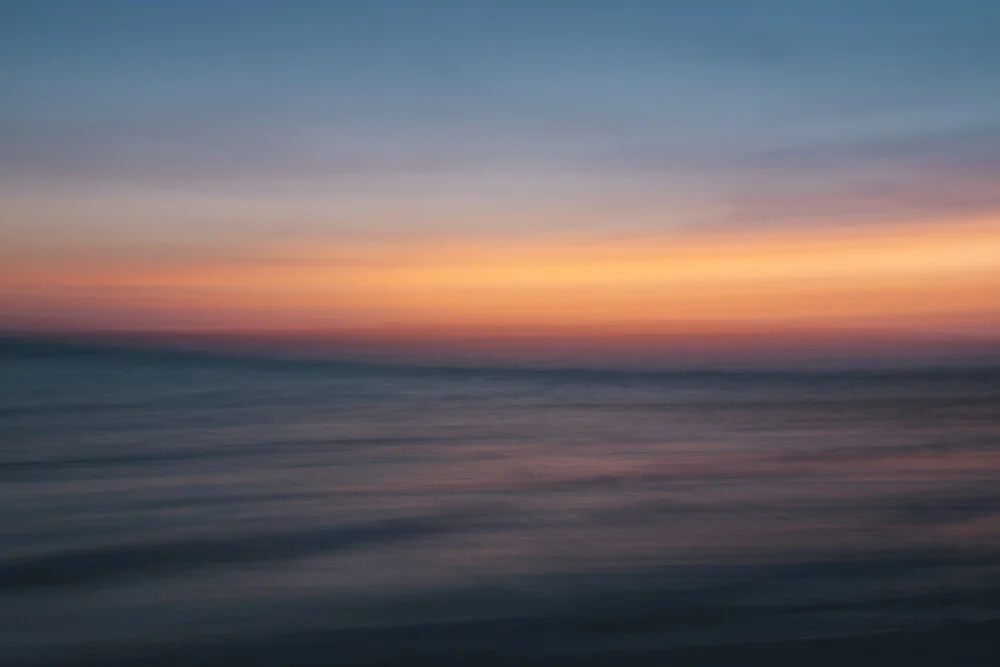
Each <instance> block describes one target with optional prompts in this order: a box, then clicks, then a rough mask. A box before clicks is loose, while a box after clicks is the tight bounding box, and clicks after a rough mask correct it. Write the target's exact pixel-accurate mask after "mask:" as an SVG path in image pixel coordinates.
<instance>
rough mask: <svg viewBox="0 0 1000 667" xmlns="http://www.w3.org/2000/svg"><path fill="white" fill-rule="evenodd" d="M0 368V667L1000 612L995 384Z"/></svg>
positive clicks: (782, 635) (917, 376)
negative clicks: (0, 499)
mask: <svg viewBox="0 0 1000 667" xmlns="http://www.w3.org/2000/svg"><path fill="white" fill-rule="evenodd" d="M0 364H2V373H3V375H2V379H3V381H2V387H0V439H2V450H0V485H2V487H0V488H2V493H3V503H2V505H0V529H2V541H3V549H2V553H0V591H2V597H0V655H2V656H5V657H4V660H5V661H6V662H4V663H3V664H12V665H13V664H17V665H60V666H68V665H77V664H79V665H83V664H87V665H113V664H136V665H139V664H178V665H180V664H184V665H188V664H206V665H207V664H212V665H222V664H230V662H229V661H231V664H258V663H259V664H275V665H281V664H289V665H293V664H294V665H299V664H303V665H305V664H309V665H312V664H316V665H325V664H337V665H340V664H350V663H352V662H358V661H364V660H375V659H403V660H413V661H418V660H420V659H421V658H422V657H427V656H437V657H441V656H448V655H459V654H476V655H487V654H491V655H493V656H494V657H496V656H499V657H504V656H506V657H509V658H511V660H513V662H512V663H511V664H517V661H518V660H519V659H525V660H526V659H528V657H529V656H534V657H536V658H537V657H538V656H545V655H551V656H558V655H565V654H582V653H595V652H608V651H611V652H620V651H627V652H629V653H627V654H625V655H632V653H631V652H636V653H635V655H638V654H639V652H642V651H649V650H651V649H661V648H668V647H680V646H695V645H726V644H735V643H740V642H746V641H770V640H775V641H777V640H786V639H795V638H804V637H830V636H834V637H842V636H859V635H866V634H872V633H877V632H883V631H887V630H893V629H904V630H907V629H915V630H920V629H922V628H936V627H938V626H939V625H940V624H941V623H944V622H946V621H947V622H955V621H976V620H981V619H989V618H996V617H1000V484H998V482H1000V375H998V374H997V373H992V372H933V373H927V372H924V373H916V372H914V373H894V374H888V375H875V374H870V375H861V374H846V375H844V374H841V375H801V374H800V375H739V374H730V375H726V374H718V373H716V374H700V375H699V374H691V373H688V374H682V375H669V374H661V375H655V374H647V375H644V374H614V373H576V372H513V371H496V372H487V371H448V370H413V369H411V370H405V369H388V368H387V369H376V368H364V367H351V366H337V365H330V364H305V363H270V362H255V361H237V360H218V361H216V360H211V359H208V358H199V357H185V356H170V355H164V356H159V355H142V354H121V353H110V352H108V353H100V354H91V355H83V354H75V355H65V354H63V355H55V354H53V353H52V351H51V350H49V351H45V350H44V349H43V350H34V349H26V348H23V347H22V348H17V347H14V348H10V349H7V350H6V351H5V352H4V353H3V356H2V357H0ZM199 660H200V661H201V662H199ZM255 660H256V661H255ZM157 661H159V662H157ZM623 664H628V663H627V660H626V661H625V663H623ZM685 664H686V663H685Z"/></svg>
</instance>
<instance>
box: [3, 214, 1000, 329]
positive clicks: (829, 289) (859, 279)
mask: <svg viewBox="0 0 1000 667" xmlns="http://www.w3.org/2000/svg"><path fill="white" fill-rule="evenodd" d="M345 255H346V256H349V257H357V258H359V261H356V262H346V263H344V262H337V261H333V260H332V259H329V258H334V257H344V256H345ZM275 260H276V261H275V262H274V263H273V264H270V265H261V264H259V263H248V264H241V263H239V262H238V261H229V262H226V263H211V262H207V261H206V262H202V263H200V264H190V265H176V266H171V265H170V264H169V263H167V264H164V265H160V266H157V265H155V264H147V265H143V264H142V263H141V262H140V261H126V260H118V261H117V262H107V263H103V264H102V263H97V262H92V263H85V262H80V263H78V264H77V265H76V266H66V265H64V264H62V265H52V264H49V265H46V264H44V263H41V262H34V263H32V262H30V261H25V262H22V263H20V264H18V263H17V262H9V263H8V266H7V267H6V268H5V269H3V270H0V289H2V290H3V291H2V292H0V298H4V299H5V300H6V301H7V302H11V300H12V299H14V300H19V301H20V302H21V303H25V302H30V301H31V300H32V299H35V300H37V302H38V303H42V304H49V305H47V306H45V307H46V308H50V309H58V308H59V307H60V306H59V304H61V303H65V302H69V301H72V302H73V303H75V304H77V305H80V304H83V305H85V306H87V305H89V306H93V308H94V312H99V313H108V312H116V311H121V312H124V311H128V310H129V309H144V310H145V311H147V312H148V311H157V310H163V311H169V312H170V313H172V317H173V318H174V320H173V321H174V322H175V324H176V326H175V328H184V327H185V322H188V323H189V325H190V326H191V327H193V328H198V327H206V326H207V327H210V328H221V329H224V328H226V327H227V326H228V327H234V328H242V329H251V330H252V329H261V330H263V329H271V328H276V327H284V328H295V327H310V326H337V325H344V324H346V325H350V326H360V327H364V326H370V325H377V324H379V323H389V324H391V325H398V326H400V327H404V328H405V327H406V326H417V327H422V328H426V329H434V328H438V329H440V330H441V331H442V332H446V331H447V330H449V329H456V330H459V329H465V328H469V327H472V328H475V327H514V328H517V327H522V328H527V329H537V330H546V329H552V328H555V329H565V328H573V327H593V326H602V327H610V329H612V330H620V331H629V330H640V329H645V328H651V329H653V330H655V329H657V328H658V327H666V328H669V323H670V322H704V323H706V326H707V327H708V329H712V328H713V327H715V328H717V329H719V330H720V331H721V330H726V329H727V327H736V328H739V326H743V325H746V324H748V323H749V324H753V323H768V322H782V323H788V322H796V321H800V322H813V323H815V322H827V323H833V324H848V323H852V322H858V321H864V320H871V319H873V318H874V319H878V320H880V321H883V322H886V321H887V322H890V323H891V322H893V321H896V320H898V321H900V322H903V323H905V322H914V323H919V326H921V327H933V326H934V325H936V324H947V323H949V322H952V321H958V320H961V319H962V318H963V317H968V316H976V317H987V318H989V319H991V321H992V320H995V321H1000V219H998V218H986V219H976V220H966V221H947V222H938V223H935V224H922V225H907V226H901V225H897V226H883V227H869V228H860V229H859V228H853V229H841V230H831V229H829V228H826V229H822V230H811V231H803V230H797V231H788V230H784V231H781V230H771V231H766V232H757V233H751V232H742V233H738V234H734V233H728V234H721V233H720V234H699V235H693V234H692V235H686V236H681V235H675V236H672V237H660V238H647V239H641V240H634V239H633V240H625V239H610V240H597V239H589V240H588V239H575V240H572V241H567V240H566V239H555V238H548V239H545V238H534V239H519V240H506V241H503V240H493V241H483V240H478V241H457V240H438V241H422V242H410V243H402V242H399V243H396V244H382V245H377V244H367V245H363V244H354V245H351V244H341V245H338V246H337V247H336V248H325V247H318V248H296V247H289V248H283V249H279V250H278V252H277V253H276V256H275ZM79 318H80V319H81V322H80V323H81V325H86V324H88V321H87V320H88V316H87V315H86V314H82V315H79ZM89 324H96V323H95V322H89Z"/></svg>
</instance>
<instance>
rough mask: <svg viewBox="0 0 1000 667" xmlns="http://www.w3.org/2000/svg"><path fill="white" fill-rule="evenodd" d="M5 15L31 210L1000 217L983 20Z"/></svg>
mask: <svg viewBox="0 0 1000 667" xmlns="http://www.w3.org/2000/svg"><path fill="white" fill-rule="evenodd" d="M0 6H2V8H3V11H4V14H5V16H6V18H5V20H4V22H3V25H4V27H3V28H2V31H3V34H2V35H0V37H2V38H0V44H2V46H0V49H2V50H0V72H2V77H3V86H4V89H5V90H6V91H7V98H6V99H7V101H6V102H5V103H4V105H3V110H2V113H0V142H2V143H0V147H2V150H3V152H2V155H0V160H2V163H0V169H2V172H3V174H4V175H5V180H7V181H8V183H15V184H16V186H17V187H18V188H20V191H21V192H22V193H23V192H24V191H25V190H31V189H39V190H42V191H44V190H45V189H46V188H47V187H61V188H65V187H67V186H69V187H70V190H71V189H72V187H73V186H74V185H83V186H87V187H91V186H93V184H94V183H95V182H96V183H98V184H100V185H101V186H102V187H106V188H109V189H110V190H112V191H113V193H114V196H123V195H122V194H121V193H122V192H123V191H129V190H131V191H133V192H143V193H145V194H146V195H149V196H152V197H154V199H155V197H156V196H157V195H158V196H159V197H161V198H163V197H167V198H170V199H183V195H184V194H185V193H188V194H189V196H190V197H191V198H193V199H201V200H204V198H205V197H207V196H210V195H212V194H213V193H214V194H215V195H217V196H219V197H224V196H225V195H226V194H227V193H232V192H238V193H242V194H246V193H247V191H248V190H249V191H250V193H252V194H253V195H254V197H255V198H260V199H262V200H263V201H260V202H258V204H260V205H262V206H265V207H266V206H270V205H271V204H270V203H269V199H268V198H269V197H271V198H274V199H275V200H276V201H278V202H279V203H278V204H275V205H280V201H281V200H282V199H283V198H285V197H287V196H288V191H289V189H291V190H292V191H294V193H295V194H296V196H301V195H303V194H304V195H305V196H307V197H318V198H319V199H320V200H322V201H324V202H327V203H328V204H329V213H330V215H329V216H328V217H329V224H328V228H327V229H326V231H328V232H330V233H337V232H339V231H345V230H347V229H349V228H352V227H355V226H356V225H357V224H358V223H357V222H356V220H355V217H352V216H351V215H350V214H346V215H343V216H338V215H337V209H338V202H337V201H336V198H335V197H334V196H333V195H334V194H336V193H340V194H341V195H342V196H343V198H344V202H343V209H344V210H345V211H347V210H348V209H350V210H353V209H354V208H358V207H360V209H361V210H364V211H367V210H368V208H371V209H372V210H373V212H374V213H378V209H379V207H378V206H377V205H376V204H374V203H371V202H366V199H370V197H366V192H371V191H372V190H375V191H377V194H378V196H379V198H380V199H381V201H383V202H384V201H385V198H386V197H392V198H395V199H396V200H398V202H399V204H400V205H401V206H404V207H405V205H406V204H407V202H409V201H412V205H413V207H414V208H415V209H416V210H417V211H424V214H422V215H416V216H415V218H416V219H417V220H416V221H415V222H413V223H412V224H413V225H417V226H419V225H421V224H424V225H426V224H430V223H428V222H425V221H424V222H422V220H423V219H424V218H426V217H433V216H432V215H431V214H432V213H433V212H434V210H435V207H436V206H440V207H442V208H443V210H442V215H443V216H444V217H445V218H448V219H451V218H452V217H465V218H466V219H467V220H469V221H468V222H467V223H464V224H467V225H471V226H475V225H476V224H477V222H476V221H475V220H474V219H472V218H474V216H469V215H464V216H463V215H462V212H463V211H465V209H466V208H468V207H470V206H471V207H472V208H475V207H476V206H477V205H481V206H487V207H488V206H498V205H499V206H509V207H513V208H514V209H517V208H518V207H521V208H524V207H529V208H531V207H536V206H541V207H542V208H545V209H546V210H548V209H551V208H552V207H553V206H560V205H566V206H568V207H570V208H573V206H574V205H575V204H576V203H580V202H584V201H587V202H589V201H591V200H593V199H598V200H603V199H605V198H606V199H607V200H609V201H612V202H617V201H620V200H622V199H628V200H630V201H633V202H638V203H636V204H635V205H634V206H633V209H634V208H636V207H638V208H642V206H643V204H642V202H644V201H648V202H649V203H648V206H649V207H650V209H651V210H653V211H658V210H660V208H661V207H662V206H664V205H672V206H673V207H674V208H675V209H676V210H677V211H678V217H681V218H684V219H683V220H669V221H662V222H661V223H657V222H656V220H655V218H656V215H651V216H648V217H651V218H652V219H646V217H644V216H642V215H636V216H635V217H636V220H637V224H641V225H653V226H655V225H657V224H664V225H668V226H671V225H672V226H677V225H692V224H694V225H698V224H713V223H718V222H720V221H727V220H735V221H738V222H745V223H749V224H767V223H768V218H769V217H771V218H773V219H774V221H782V220H783V219H784V218H787V217H788V216H789V213H788V212H787V211H785V210H784V208H785V206H784V204H782V202H786V201H790V202H792V204H791V209H792V214H791V215H792V217H795V216H797V215H801V212H799V213H795V209H796V208H800V207H798V206H796V205H795V202H798V201H802V202H804V203H805V204H804V205H805V206H808V205H809V201H811V200H813V199H815V200H816V201H824V200H826V199H842V198H846V199H847V200H849V202H855V204H853V205H851V204H850V203H848V204H847V205H845V207H844V208H845V209H846V210H845V211H843V212H842V214H841V213H838V212H837V211H832V212H830V213H829V214H827V215H825V216H821V217H832V218H838V217H843V218H844V219H850V218H852V217H853V214H852V212H851V209H852V206H854V207H855V208H856V207H857V206H858V205H860V206H864V205H865V204H864V202H865V201H870V203H871V205H872V206H876V207H877V208H879V209H884V211H881V212H880V213H879V215H885V216H889V217H891V216H893V215H896V212H895V211H893V210H892V209H893V207H894V206H895V207H898V209H899V214H900V215H903V216H909V215H911V214H912V213H913V209H914V208H920V207H922V206H930V208H932V209H935V213H936V212H937V211H936V209H937V208H940V207H941V206H945V207H947V206H950V205H955V206H957V207H962V208H976V207H979V206H982V207H984V208H991V207H993V206H994V205H995V204H996V203H997V199H998V198H1000V195H994V194H993V193H991V192H989V190H990V189H991V188H990V186H991V185H992V184H993V181H994V178H995V176H996V173H997V167H998V162H1000V86H998V85H996V82H997V80H998V74H1000V40H997V39H996V35H997V34H998V32H1000V5H997V4H996V3H994V2H989V1H975V0H958V1H943V0H938V1H927V0H923V1H921V0H841V1H838V2H818V1H808V0H797V1H775V0H770V1H767V0H765V1H761V2H744V1H743V0H728V1H725V0H709V1H704V0H702V1H698V2H694V1H690V2H689V1H686V0H681V1H664V0H651V1H639V0H631V1H629V0H626V1H624V2H594V1H587V0H577V1H573V2H571V1H560V0H534V1H531V2H524V1H513V2H511V1H507V2H498V1H494V2H485V1H477V0H464V1H460V0H449V1H444V0H425V1H422V2H416V1H414V0H408V1H407V0H400V1H395V2H393V1H384V0H382V1H379V0H365V1H360V0H359V1H357V2H347V1H340V2H303V1H283V2H277V1H275V2H262V1H253V0H250V1H248V0H241V1H230V0H211V1H206V0H197V1H195V0H173V1H171V2H154V1H152V0H145V1H143V0H130V1H109V0H92V1H88V2H77V1H73V0H64V1H60V0H55V1H49V2H34V1H32V2H27V1H25V2H10V1H8V2H3V3H0ZM970 170H975V172H976V173H975V175H974V178H973V180H978V179H982V178H986V179H987V180H988V181H989V182H988V183H986V184H979V183H976V182H973V183H969V182H968V177H969V174H968V173H966V172H967V171H970ZM845 171H850V172H852V175H850V176H847V175H845V174H844V172H845ZM984 171H985V176H984ZM859 180H860V181H863V182H862V183H858V181H859ZM955 180H959V181H961V183H962V185H961V186H955V185H954V184H953V182H952V181H955ZM539 183H544V184H545V186H544V187H543V188H539V187H538V184H539ZM929 187H930V188H933V189H935V190H940V193H936V192H928V188H929ZM540 189H541V190H544V192H541V193H540V192H539V190H540ZM956 189H958V190H961V192H955V190H956ZM428 191H433V192H436V193H438V194H437V195H436V196H434V197H430V199H431V201H426V199H428V196H427V194H426V193H427V192H428ZM66 192H67V193H68V192H69V191H68V190H67V191H66ZM879 193H882V194H879ZM320 195H323V196H320ZM859 198H860V200H861V203H860V204H859V203H858V202H857V200H858V199H859ZM911 198H914V199H915V201H910V199H911ZM931 199H932V200H934V201H930V202H929V201H928V200H931ZM938 199H941V200H943V201H938ZM664 200H665V201H666V203H665V202H664ZM883 200H884V201H883ZM769 201H770V202H772V205H771V206H768V202H769ZM319 206H320V208H322V207H323V206H322V205H319ZM352 207H353V208H352ZM770 208H774V209H775V210H774V211H771V210H769V209H770ZM53 215H55V214H53ZM191 215H195V216H196V215H197V214H196V213H191ZM368 217H369V218H371V219H372V220H373V222H371V224H372V225H373V226H375V227H378V226H380V225H386V226H388V228H390V229H391V228H394V226H399V227H406V226H407V223H406V222H405V221H403V220H399V219H397V217H398V216H396V217H394V216H392V215H389V214H388V213H384V214H383V215H377V214H373V215H371V216H368ZM806 217H812V216H806ZM338 219H340V222H338ZM66 224H69V223H68V222H67V223H66ZM220 224H221V223H220ZM290 224H291V223H290ZM449 224H455V225H459V226H461V225H462V224H463V223H461V222H458V221H457V220H456V221H454V222H451V223H449ZM511 224H512V225H513V226H516V223H511ZM557 224H560V225H564V224H569V223H565V222H558V223H557Z"/></svg>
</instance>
